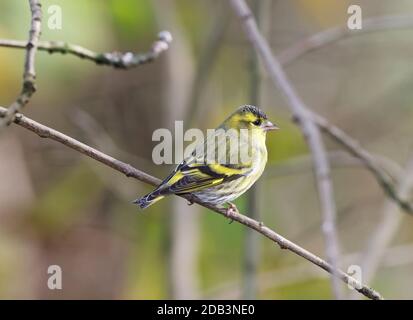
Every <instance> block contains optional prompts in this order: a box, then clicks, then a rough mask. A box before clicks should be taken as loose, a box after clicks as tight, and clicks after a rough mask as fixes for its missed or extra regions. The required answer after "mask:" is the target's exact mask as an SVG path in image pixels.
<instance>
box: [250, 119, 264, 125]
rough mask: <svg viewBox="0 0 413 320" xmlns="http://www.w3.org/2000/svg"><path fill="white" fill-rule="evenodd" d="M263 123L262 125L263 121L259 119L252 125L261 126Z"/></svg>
mask: <svg viewBox="0 0 413 320" xmlns="http://www.w3.org/2000/svg"><path fill="white" fill-rule="evenodd" d="M261 123H262V121H261V119H257V120H255V121H254V122H253V123H252V124H253V125H254V126H260V125H261Z"/></svg>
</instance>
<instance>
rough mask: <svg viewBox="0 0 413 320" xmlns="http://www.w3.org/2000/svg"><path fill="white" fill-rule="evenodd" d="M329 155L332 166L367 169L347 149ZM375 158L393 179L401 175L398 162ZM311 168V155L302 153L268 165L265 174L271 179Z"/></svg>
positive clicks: (330, 152) (304, 171)
mask: <svg viewBox="0 0 413 320" xmlns="http://www.w3.org/2000/svg"><path fill="white" fill-rule="evenodd" d="M327 155H328V158H329V161H330V164H331V167H332V168H350V167H356V168H360V169H365V165H364V163H363V162H362V161H361V160H360V159H359V158H357V157H355V156H354V155H352V154H350V153H348V152H346V151H342V150H337V151H329V152H328V154H327ZM375 159H376V161H377V163H379V164H380V166H381V167H382V168H383V169H384V170H385V171H386V172H388V174H389V175H390V176H391V178H392V179H395V180H397V179H398V178H399V177H400V175H401V172H402V168H401V167H400V165H399V164H398V163H396V162H395V161H393V160H391V159H389V158H386V157H383V156H379V155H375ZM310 170H311V157H310V156H309V155H302V156H297V157H294V158H291V159H288V160H285V161H282V162H280V163H277V164H276V165H271V166H267V168H266V169H265V172H264V174H265V176H266V177H268V178H270V179H271V178H278V177H282V176H288V175H293V174H300V173H307V172H309V171H310Z"/></svg>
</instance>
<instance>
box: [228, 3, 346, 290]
mask: <svg viewBox="0 0 413 320" xmlns="http://www.w3.org/2000/svg"><path fill="white" fill-rule="evenodd" d="M231 4H232V6H233V8H234V10H235V12H236V14H237V15H238V17H239V18H240V19H241V21H242V24H243V27H244V31H245V33H246V35H247V37H248V39H249V41H250V42H251V44H252V45H253V46H254V48H255V50H256V51H257V52H258V54H259V55H260V56H261V58H262V60H263V62H264V64H265V66H266V67H267V71H268V73H269V75H270V77H271V79H272V81H273V83H274V85H275V86H277V87H279V88H280V89H281V91H282V92H283V93H284V95H285V97H286V100H287V101H288V102H289V106H290V109H291V111H292V113H293V116H294V118H295V119H297V120H298V124H299V126H300V128H301V131H302V133H303V135H304V137H305V138H306V140H307V143H308V145H309V147H310V149H311V154H312V156H313V164H314V171H315V178H316V182H317V187H318V194H319V200H320V205H321V211H322V217H323V226H322V230H323V232H324V236H325V246H326V252H327V260H328V261H329V262H330V263H331V264H332V265H333V266H334V269H336V268H337V265H338V260H339V245H338V240H337V232H336V228H335V216H336V207H335V201H334V195H333V187H332V183H331V180H330V164H329V162H328V158H327V155H326V150H325V146H324V143H323V141H322V138H321V134H320V131H319V128H318V127H317V125H315V123H314V122H313V120H312V117H311V114H310V113H309V108H308V107H307V106H306V105H305V103H304V102H303V101H302V99H301V98H300V97H299V96H298V94H297V93H296V91H295V89H294V88H293V86H292V84H291V83H290V81H289V80H288V78H287V75H286V74H285V72H284V70H283V69H282V67H281V64H280V63H279V61H278V60H277V59H276V58H275V57H274V55H273V54H272V52H271V49H270V47H269V45H268V43H267V41H266V40H265V39H264V37H263V36H262V35H261V33H260V31H259V30H258V27H257V24H256V22H255V20H254V16H253V15H252V13H251V11H250V9H249V8H248V6H247V4H246V2H245V1H244V0H231ZM331 280H332V289H333V293H334V295H335V297H336V298H341V297H342V296H341V293H340V291H341V290H340V286H339V283H338V281H337V277H332V278H331Z"/></svg>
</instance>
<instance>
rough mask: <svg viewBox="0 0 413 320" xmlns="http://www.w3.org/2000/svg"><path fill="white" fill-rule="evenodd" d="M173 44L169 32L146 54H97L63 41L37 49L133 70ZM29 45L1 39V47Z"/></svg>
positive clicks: (163, 34) (40, 46) (163, 32)
mask: <svg viewBox="0 0 413 320" xmlns="http://www.w3.org/2000/svg"><path fill="white" fill-rule="evenodd" d="M171 42H172V36H171V33H170V32H169V31H161V32H159V34H158V38H157V40H156V41H155V42H154V43H153V44H152V47H151V49H150V50H149V51H148V52H146V53H132V52H125V53H122V52H106V53H97V52H94V51H91V50H89V49H87V48H84V47H81V46H79V45H76V44H70V43H67V42H63V41H39V42H38V45H37V48H38V50H41V51H47V52H49V53H61V54H72V55H75V56H77V57H79V58H82V59H86V60H90V61H93V62H95V63H96V64H100V65H107V66H111V67H113V68H117V69H131V68H135V67H137V66H139V65H141V64H145V63H148V62H151V61H153V60H154V59H156V58H157V57H158V56H159V55H160V54H161V53H162V52H164V51H166V50H168V48H169V44H170V43H171ZM26 45H27V43H26V42H25V41H19V40H6V39H0V47H8V48H20V49H23V48H25V47H26Z"/></svg>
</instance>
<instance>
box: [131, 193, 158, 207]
mask: <svg viewBox="0 0 413 320" xmlns="http://www.w3.org/2000/svg"><path fill="white" fill-rule="evenodd" d="M163 197H164V196H163V195H161V194H160V193H159V192H158V190H155V191H152V192H151V193H148V194H147V195H146V196H143V197H142V198H140V199H136V200H135V201H133V203H135V204H137V205H138V206H139V207H140V208H141V209H145V208H147V207H149V206H150V205H152V204H154V203H155V202H158V201H159V200H161V199H162V198H163Z"/></svg>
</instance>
